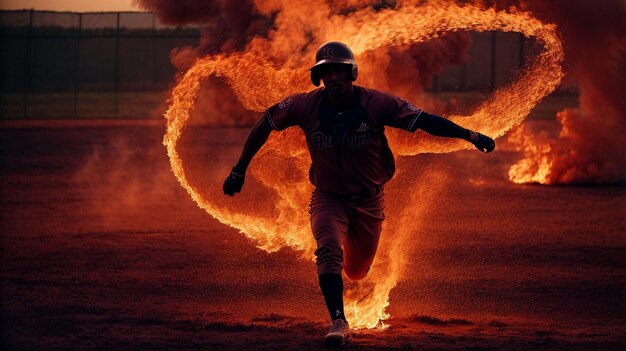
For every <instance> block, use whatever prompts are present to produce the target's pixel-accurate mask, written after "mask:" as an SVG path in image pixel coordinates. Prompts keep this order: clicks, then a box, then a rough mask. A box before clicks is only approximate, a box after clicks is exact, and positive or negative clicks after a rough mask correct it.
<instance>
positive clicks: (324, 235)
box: [309, 189, 385, 280]
mask: <svg viewBox="0 0 626 351" xmlns="http://www.w3.org/2000/svg"><path fill="white" fill-rule="evenodd" d="M384 200H385V194H384V192H383V191H382V190H381V191H379V192H378V193H377V194H376V195H373V196H367V197H347V196H342V195H337V194H332V193H328V192H324V191H323V190H320V189H315V190H314V191H313V194H312V195H311V202H310V205H309V206H310V210H309V213H310V214H311V229H312V231H313V236H314V237H315V241H316V242H317V249H316V250H315V256H316V258H317V260H316V262H317V268H318V273H319V274H326V273H332V274H341V270H342V268H343V270H344V272H345V273H346V276H348V278H350V279H352V280H358V279H363V278H364V277H365V276H366V275H367V272H368V271H369V269H370V266H371V265H372V262H373V261H374V256H375V255H376V249H377V248H378V241H379V239H380V232H381V230H382V224H383V220H384V219H385V215H384V209H385V203H384Z"/></svg>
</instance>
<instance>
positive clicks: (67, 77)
mask: <svg viewBox="0 0 626 351" xmlns="http://www.w3.org/2000/svg"><path fill="white" fill-rule="evenodd" d="M199 36H200V29H199V28H198V27H172V26H165V25H162V24H160V23H159V21H158V20H157V19H156V18H155V16H154V15H153V14H151V13H141V12H115V13H111V12H108V13H107V12H104V13H59V12H47V11H32V10H30V11H28V10H26V11H0V47H1V48H2V56H1V60H2V61H1V66H2V68H1V70H2V71H1V78H0V82H1V83H0V92H1V101H0V103H1V107H0V108H1V110H0V115H1V117H2V118H72V117H118V116H119V117H146V116H150V115H154V112H155V109H156V108H158V106H159V105H160V104H159V102H160V101H162V99H163V97H164V94H165V92H166V90H167V88H168V86H169V84H170V83H171V82H172V80H173V77H174V74H175V70H174V67H172V65H171V63H170V60H169V52H170V50H172V49H173V48H176V47H180V46H184V45H195V44H197V42H198V38H199Z"/></svg>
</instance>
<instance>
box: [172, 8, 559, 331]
mask: <svg viewBox="0 0 626 351" xmlns="http://www.w3.org/2000/svg"><path fill="white" fill-rule="evenodd" d="M330 21H331V22H333V26H334V27H335V28H337V30H336V31H335V32H334V33H333V36H332V38H328V39H329V40H330V39H332V40H338V41H342V42H345V43H347V44H348V45H349V46H350V47H351V48H352V49H353V51H354V53H355V55H356V56H357V60H358V55H359V54H361V53H363V52H365V51H368V50H374V49H377V48H380V47H384V46H391V45H401V44H413V43H419V42H424V41H427V40H429V39H432V38H435V37H437V36H438V35H440V33H445V32H451V31H461V30H466V31H506V32H519V33H522V34H523V35H525V36H526V37H533V38H535V40H536V41H537V42H539V43H540V44H542V45H543V47H544V51H543V52H542V53H541V54H540V55H538V56H537V57H535V58H534V60H533V61H532V63H531V64H530V65H528V66H527V67H526V69H525V70H524V71H522V72H521V73H520V74H519V76H518V79H517V80H516V81H514V82H513V83H512V84H510V85H509V86H507V87H503V88H500V89H498V90H497V91H495V92H494V93H493V94H492V95H491V97H490V98H489V99H487V100H486V101H484V102H483V103H482V104H480V105H479V106H478V107H477V108H476V109H475V110H474V111H473V113H472V114H471V115H468V116H461V115H452V116H447V117H448V118H450V119H451V120H453V121H455V122H459V123H460V124H462V125H463V126H465V127H467V128H470V129H473V130H476V131H479V132H481V133H484V134H487V135H491V136H493V137H499V136H502V135H504V134H505V133H506V132H507V131H509V130H510V129H511V128H513V127H515V126H517V125H519V124H520V123H521V122H522V121H523V120H524V118H525V117H526V116H527V115H528V114H529V113H530V111H531V109H532V108H533V107H534V106H535V105H536V104H537V103H538V102H539V101H540V100H541V99H542V98H543V97H545V96H546V95H548V94H549V93H551V92H552V91H554V89H556V87H557V86H558V84H559V83H560V81H561V79H562V78H563V71H562V69H561V62H562V61H563V48H562V45H561V42H560V40H559V38H558V36H557V34H556V28H555V26H554V25H550V24H544V23H542V22H540V21H539V20H537V19H535V18H534V17H533V16H532V15H531V14H529V13H526V12H517V11H515V10H514V9H513V10H510V11H508V12H505V11H496V10H495V9H482V8H479V7H476V6H473V5H465V6H459V5H455V4H439V3H427V4H426V5H424V6H420V7H416V6H404V7H400V8H397V9H393V10H383V11H380V12H377V13H375V14H371V13H368V14H365V13H359V12H357V13H354V14H351V15H350V17H341V16H337V17H333V18H331V19H330ZM322 41H323V40H322ZM307 58H308V56H307ZM211 76H217V77H223V78H225V79H226V80H227V82H228V83H229V85H230V86H231V87H232V89H233V90H234V92H235V93H236V95H237V97H238V99H239V100H240V101H241V103H242V104H243V105H244V106H245V107H246V108H248V109H250V110H254V111H262V110H264V109H265V108H266V107H268V106H270V105H272V104H273V103H276V102H277V101H279V100H281V99H282V98H284V97H285V96H287V95H289V94H293V93H296V92H300V91H306V90H309V89H310V88H311V85H310V82H309V80H308V72H307V71H306V69H291V68H280V69H276V68H274V66H272V64H271V62H270V61H269V60H268V59H266V58H264V57H262V56H260V55H258V54H255V53H253V52H251V51H246V52H242V53H237V54H231V55H224V54H219V55H213V56H207V57H203V58H201V59H199V60H198V61H197V62H196V63H195V64H194V66H193V67H191V68H190V69H189V70H188V71H187V72H186V73H185V74H184V75H183V76H182V77H181V78H180V80H179V81H178V82H177V84H176V86H175V87H174V88H173V90H172V93H171V99H170V105H169V107H168V109H167V112H166V113H165V118H166V120H167V129H166V133H165V136H164V141H163V143H164V145H165V146H166V147H167V153H168V156H169V159H170V164H171V167H172V171H173V172H174V174H175V176H176V178H177V179H178V181H179V182H180V184H181V185H182V187H183V188H185V189H186V190H187V192H188V193H189V194H190V195H191V198H192V199H193V200H194V201H195V202H196V203H197V204H198V206H200V207H201V208H202V209H204V210H205V211H206V212H207V213H209V214H210V215H211V216H213V217H215V218H216V219H217V220H219V221H220V222H222V223H224V224H227V225H229V226H232V227H234V228H236V229H238V230H240V231H241V232H242V233H244V234H245V235H246V236H247V237H249V238H251V239H253V240H254V241H255V243H256V244H257V246H258V247H259V248H261V249H263V250H266V251H267V252H273V251H276V250H278V249H280V248H282V247H291V248H293V249H296V250H299V251H301V252H302V255H303V257H307V258H312V257H313V251H314V244H315V243H314V241H313V238H312V235H311V234H310V230H309V223H308V217H307V209H308V208H307V203H308V197H309V195H310V191H311V190H312V186H311V185H310V184H309V183H308V180H307V174H308V162H309V160H308V156H307V152H306V149H305V148H304V146H303V145H302V143H303V142H302V140H301V135H300V134H299V132H298V131H295V130H291V129H290V130H287V131H285V132H282V133H272V137H271V138H270V140H269V141H268V144H267V145H266V146H265V147H264V148H263V149H262V150H261V152H260V153H259V155H257V158H256V160H255V162H254V163H257V162H258V163H259V164H260V165H261V164H262V165H263V166H262V168H261V167H254V165H253V166H252V167H251V170H250V172H251V173H252V176H254V177H255V178H256V179H257V180H258V181H259V182H260V183H262V184H263V185H264V186H265V187H266V188H267V189H266V191H268V192H270V193H271V194H272V195H273V197H272V198H273V199H274V200H273V202H272V203H271V204H268V205H267V206H269V207H273V208H274V211H273V212H272V211H267V210H265V211H264V210H262V208H264V207H265V206H259V208H261V210H259V211H258V212H257V213H243V212H240V211H237V201H243V199H245V196H239V197H235V199H232V200H224V199H223V195H221V189H220V187H221V184H215V188H214V189H211V192H210V194H202V193H201V192H200V191H199V190H198V189H197V188H196V187H194V185H193V184H191V183H190V181H189V180H188V178H187V176H186V173H185V167H184V164H183V160H182V159H181V157H180V155H179V153H178V150H177V144H178V141H179V140H180V138H181V135H182V132H183V130H184V128H185V126H186V124H187V122H188V120H189V118H190V113H191V111H192V109H193V107H194V104H195V100H196V98H197V96H198V93H199V90H200V87H201V84H202V82H203V81H204V80H205V79H207V78H208V77H211ZM539 78H540V79H539ZM387 134H388V138H389V142H390V146H391V148H392V150H394V152H395V153H396V154H398V155H415V154H418V153H424V152H452V151H456V150H460V149H463V148H467V147H468V146H467V145H465V144H463V143H462V142H459V141H458V140H453V139H445V138H441V139H437V138H434V137H428V136H426V135H424V136H420V138H416V137H415V136H412V135H410V134H408V133H402V132H398V131H393V130H388V131H387ZM242 195H243V194H242ZM227 201H231V202H227ZM397 215H398V214H394V216H397ZM399 216H400V218H399V219H398V220H396V221H394V223H395V224H394V225H389V224H387V223H386V224H385V228H384V229H383V232H384V233H389V232H391V233H393V237H394V240H393V244H389V243H387V244H385V243H383V242H382V241H381V247H380V249H379V256H381V255H389V256H393V257H403V255H404V254H406V252H404V251H402V250H404V249H403V246H405V245H403V244H404V243H407V240H408V238H409V237H410V235H411V230H407V229H406V228H404V229H402V228H400V226H399V225H398V223H403V222H404V221H407V220H409V219H408V218H404V217H402V215H399ZM413 218H414V217H412V218H411V220H413ZM408 227H409V228H410V226H408ZM387 236H389V235H387ZM382 240H385V235H383V237H382ZM402 261H403V260H402V259H397V260H384V259H383V260H381V259H377V261H375V263H374V266H373V267H372V270H371V272H370V274H369V276H368V277H367V278H366V279H364V280H363V281H361V282H359V283H358V284H357V285H356V287H354V288H352V289H351V290H349V291H347V292H346V298H347V301H346V314H347V316H348V318H349V319H350V320H351V324H352V325H353V326H354V327H355V328H363V327H366V328H373V327H376V326H381V325H382V326H384V324H382V322H381V321H382V320H384V319H386V318H388V317H389V315H388V314H386V313H385V308H386V307H387V306H388V304H389V301H388V297H389V292H390V291H391V289H392V288H393V287H394V286H395V284H396V282H397V281H398V278H399V277H400V275H401V274H402Z"/></svg>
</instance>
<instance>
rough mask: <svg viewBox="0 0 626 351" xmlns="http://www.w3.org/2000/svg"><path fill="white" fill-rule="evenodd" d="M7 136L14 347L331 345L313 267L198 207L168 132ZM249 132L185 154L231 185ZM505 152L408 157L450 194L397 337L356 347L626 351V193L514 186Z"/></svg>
mask: <svg viewBox="0 0 626 351" xmlns="http://www.w3.org/2000/svg"><path fill="white" fill-rule="evenodd" d="M529 123H534V124H535V127H544V126H547V127H549V128H554V125H553V124H554V123H555V122H550V121H534V122H529ZM537 124H543V125H540V126H537ZM1 127H2V128H0V143H1V145H0V146H1V157H2V159H1V163H2V174H1V188H0V191H1V193H0V196H1V199H2V218H1V224H2V233H1V240H2V242H1V250H2V252H1V264H0V281H1V291H0V292H1V323H2V324H1V325H2V331H1V338H2V346H3V349H7V350H67V349H73V350H95V349H102V350H145V349H149V350H226V349H228V350H317V349H323V347H322V346H321V337H322V335H323V334H324V332H325V331H326V328H327V321H326V312H325V311H324V310H325V306H324V304H323V301H322V297H321V294H320V292H319V290H318V287H317V283H316V276H315V267H314V264H313V262H312V261H308V260H302V259H300V258H298V257H299V256H298V253H296V252H294V251H291V250H288V249H285V250H281V251H279V252H278V253H273V254H267V253H265V252H264V251H261V250H259V249H257V248H256V247H255V246H254V244H253V243H252V242H250V241H249V240H248V239H246V238H245V237H244V236H243V235H241V234H239V233H238V232H237V231H236V230H234V229H232V228H230V227H227V226H225V225H222V224H220V223H219V222H217V221H216V220H214V219H213V218H211V217H210V216H209V215H207V214H206V213H205V212H204V211H203V210H201V209H199V208H198V207H197V206H196V205H195V203H193V202H192V200H191V199H190V198H189V195H188V194H187V193H186V192H185V191H184V190H183V189H182V188H181V187H180V186H179V185H178V183H177V181H176V179H175V178H174V176H173V174H172V173H171V171H170V170H169V164H168V160H167V156H166V153H165V148H164V147H163V146H162V145H161V141H162V136H163V132H164V126H163V125H162V121H160V120H153V121H152V120H151V121H130V120H129V121H72V122H63V121H44V122H37V121H34V122H29V121H21V122H19V121H18V122H2V125H1ZM246 133H247V130H246V129H235V128H230V129H229V128H222V129H210V128H193V129H192V130H190V131H189V134H188V136H187V137H186V140H187V142H186V145H192V144H193V145H194V147H189V148H188V152H187V154H186V155H187V157H188V158H189V159H190V160H192V161H193V162H194V163H195V164H197V165H198V166H197V167H199V169H201V170H203V171H204V172H206V175H207V177H208V178H210V179H221V178H223V177H224V176H225V175H226V173H225V170H226V169H227V168H228V166H229V165H230V164H231V163H232V162H233V161H234V160H236V157H237V154H238V152H239V150H240V147H241V143H242V141H243V139H244V138H245V135H246ZM499 146H500V148H499V149H498V150H497V151H495V152H494V153H493V154H491V155H489V157H484V155H481V154H479V153H478V152H470V151H464V152H457V153H453V154H446V155H420V156H416V157H411V158H400V159H399V160H398V169H403V168H404V169H419V168H418V167H424V165H427V166H428V167H432V168H436V169H438V170H440V171H441V172H443V173H444V176H445V177H446V178H447V179H448V180H449V181H448V182H447V184H449V186H447V188H446V189H445V192H442V194H441V196H440V197H439V198H438V199H437V201H435V202H434V203H433V204H432V206H431V210H430V211H429V212H428V213H429V216H428V218H416V219H415V220H416V221H421V222H423V223H424V224H423V226H422V227H423V228H424V229H423V232H422V233H420V237H419V242H416V244H415V249H414V255H413V258H414V259H412V260H410V261H409V262H408V263H407V264H408V269H407V273H406V276H405V277H404V279H402V280H401V281H400V282H399V283H398V285H397V287H396V288H395V289H394V290H392V293H391V296H390V306H389V308H388V312H389V313H390V315H391V318H390V319H389V320H388V321H387V322H388V324H389V325H390V327H389V328H388V329H386V330H383V331H380V330H372V331H358V332H357V333H356V335H355V336H354V342H353V343H352V344H350V345H349V346H347V347H345V349H347V350H494V349H498V350H562V349H567V350H624V349H626V326H625V325H626V324H625V323H624V318H625V301H626V235H625V233H626V220H625V216H626V188H625V187H543V186H532V185H523V186H520V185H514V184H512V183H510V182H509V181H508V180H507V176H506V174H507V171H508V168H509V167H510V165H511V164H513V163H514V162H515V161H517V160H518V159H519V154H518V153H517V152H515V151H513V150H512V149H511V148H510V147H508V146H507V143H506V142H501V143H499ZM202 165H204V166H202ZM203 167H204V168H203ZM401 191H403V189H398V188H394V184H393V183H391V184H390V185H389V188H388V196H389V197H392V196H401ZM387 215H388V216H392V215H393V214H387ZM383 235H388V236H392V235H393V233H384V234H383Z"/></svg>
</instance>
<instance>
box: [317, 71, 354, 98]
mask: <svg viewBox="0 0 626 351" xmlns="http://www.w3.org/2000/svg"><path fill="white" fill-rule="evenodd" d="M350 69H351V66H350V65H346V64H341V63H331V64H328V65H323V66H322V67H321V77H322V81H323V82H324V87H326V89H328V90H329V92H330V93H331V94H337V95H342V94H347V93H349V92H350V89H351V88H352V72H351V71H350Z"/></svg>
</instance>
